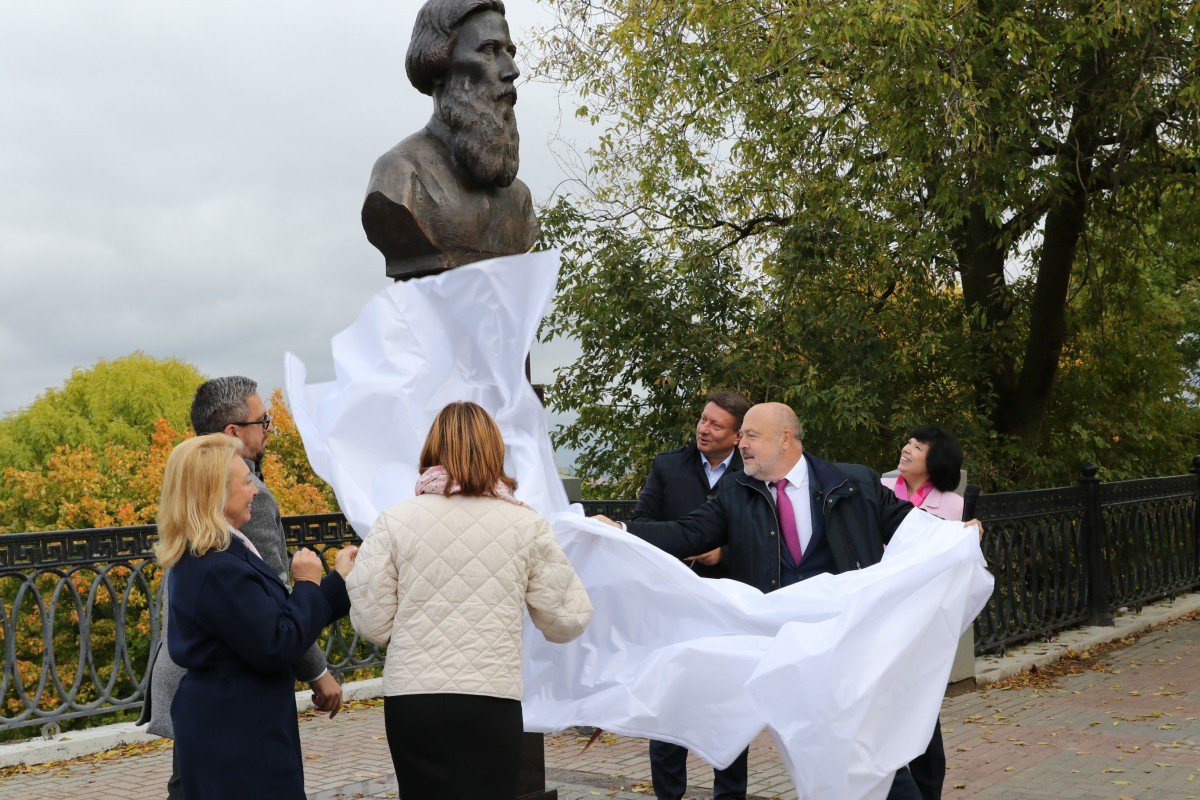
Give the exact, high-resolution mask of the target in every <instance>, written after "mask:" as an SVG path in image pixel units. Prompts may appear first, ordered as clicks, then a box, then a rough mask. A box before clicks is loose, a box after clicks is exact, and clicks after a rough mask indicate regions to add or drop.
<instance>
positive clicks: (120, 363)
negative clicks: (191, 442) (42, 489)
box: [0, 352, 204, 469]
mask: <svg viewBox="0 0 1200 800" xmlns="http://www.w3.org/2000/svg"><path fill="white" fill-rule="evenodd" d="M203 380H204V376H203V375H202V374H200V372H199V371H198V370H197V369H196V368H195V367H193V366H192V365H191V364H187V363H185V362H183V361H179V360H177V359H173V358H168V359H157V358H153V357H151V356H148V355H145V354H144V353H141V352H135V353H131V354H130V355H127V356H123V357H121V358H115V359H112V360H111V361H107V360H103V359H101V360H100V361H97V362H96V363H95V364H93V365H92V366H90V367H87V368H82V367H80V368H78V369H76V370H74V371H73V372H72V373H71V377H70V378H68V379H67V381H66V382H65V383H64V384H63V385H62V386H61V387H59V388H56V389H48V390H46V392H45V393H44V394H43V395H41V396H40V397H39V398H38V399H37V400H35V401H34V402H33V403H32V404H31V405H29V406H28V407H27V408H25V409H22V410H21V411H18V412H16V413H14V414H10V415H8V416H6V417H4V418H3V419H0V469H3V468H4V467H18V468H21V469H36V468H39V467H41V466H42V465H43V464H45V463H46V462H47V460H48V459H49V458H50V457H51V456H52V455H53V454H54V453H55V452H56V450H57V449H58V448H60V447H68V448H76V447H87V448H89V449H90V450H91V451H92V452H93V453H100V452H102V451H103V450H104V448H105V447H106V446H109V445H123V446H125V447H129V448H147V447H149V446H150V444H151V439H152V437H153V434H154V430H155V423H156V422H157V421H158V420H159V419H163V420H166V422H167V424H168V425H169V426H170V427H171V428H172V429H173V430H175V431H184V430H186V429H187V428H188V427H189V420H188V411H189V409H190V408H191V403H192V395H193V394H195V391H196V387H197V386H199V385H200V384H201V382H203Z"/></svg>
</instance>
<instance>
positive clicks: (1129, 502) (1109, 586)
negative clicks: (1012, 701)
mask: <svg viewBox="0 0 1200 800" xmlns="http://www.w3.org/2000/svg"><path fill="white" fill-rule="evenodd" d="M1198 499H1200V456H1197V457H1196V458H1195V459H1193V461H1192V468H1191V474H1188V475H1178V476H1171V477H1164V478H1146V479H1142V480H1133V481H1116V482H1113V483H1103V482H1101V481H1100V480H1099V479H1098V478H1097V477H1096V468H1095V467H1093V466H1091V465H1085V466H1084V468H1083V472H1082V474H1081V476H1080V479H1079V483H1078V484H1076V485H1075V486H1068V487H1064V488H1060V489H1045V490H1038V491H1027V492H1003V493H998V494H979V490H978V487H976V486H969V487H967V498H966V514H967V516H968V517H972V516H973V517H977V518H979V519H980V520H982V521H983V523H984V527H985V530H986V533H985V536H984V541H983V552H984V556H985V557H986V558H987V562H988V568H989V569H990V570H991V571H992V574H993V575H994V576H995V577H996V588H995V591H994V592H993V593H992V598H991V600H989V601H988V604H987V607H986V608H984V610H983V612H982V613H981V614H980V615H979V617H978V618H977V619H976V620H975V653H976V655H985V654H991V653H1003V652H1004V651H1005V649H1007V648H1009V647H1012V646H1014V645H1016V644H1020V643H1022V642H1027V641H1031V640H1034V639H1038V638H1043V637H1046V636H1050V635H1051V634H1054V633H1056V632H1058V631H1062V630H1066V629H1069V628H1073V627H1077V626H1079V625H1083V624H1091V625H1103V624H1108V623H1111V622H1112V617H1111V613H1112V612H1113V611H1114V610H1116V609H1119V608H1135V609H1136V608H1140V607H1141V606H1142V605H1144V604H1146V603H1149V602H1153V601H1155V600H1160V599H1163V598H1166V597H1171V596H1174V595H1177V594H1180V593H1182V592H1186V591H1191V590H1193V589H1195V588H1197V587H1198V586H1200V546H1198V542H1200V506H1198V504H1197V500H1198Z"/></svg>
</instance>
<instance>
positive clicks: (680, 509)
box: [633, 390, 750, 800]
mask: <svg viewBox="0 0 1200 800" xmlns="http://www.w3.org/2000/svg"><path fill="white" fill-rule="evenodd" d="M749 410H750V403H749V401H748V400H746V398H744V397H742V396H741V395H740V394H738V393H737V392H731V391H728V390H718V391H713V392H709V393H708V396H707V397H705V398H704V410H703V411H701V412H700V421H699V422H697V423H696V438H695V439H694V440H693V441H692V442H690V443H689V444H687V445H685V446H684V447H680V448H679V449H677V450H669V451H667V452H665V453H661V454H659V455H658V456H656V457H655V459H654V464H653V466H651V468H650V476H649V477H648V478H647V479H646V485H645V486H644V487H642V493H641V495H640V496H639V497H638V503H637V508H636V509H635V510H634V512H633V518H634V520H635V521H645V522H663V521H669V520H675V519H679V518H680V517H683V516H685V515H687V514H689V513H691V512H692V511H695V510H696V509H697V508H699V507H700V506H702V505H704V503H705V502H706V501H707V500H708V499H709V498H711V497H712V496H713V495H715V494H716V492H717V487H718V486H719V485H720V482H721V481H723V480H726V479H727V476H729V475H731V474H732V473H735V472H737V471H738V470H740V469H741V468H742V458H741V456H740V455H739V454H738V451H737V444H738V438H739V433H740V431H741V428H742V418H743V417H745V416H746V412H747V411H749ZM722 557H723V553H722V549H721V548H719V547H718V548H716V549H715V550H712V551H711V552H708V553H704V554H702V555H699V556H695V557H694V558H690V559H688V561H689V562H690V563H691V564H692V567H693V568H694V569H695V570H696V572H697V574H699V575H701V576H703V577H705V578H728V577H729V568H728V566H727V565H726V564H724V563H722V560H723V559H722ZM749 752H750V751H749V749H747V750H743V751H742V754H741V755H740V756H738V757H737V759H736V760H734V762H733V763H732V764H730V765H729V766H728V767H726V768H725V769H714V770H713V800H744V799H745V797H746V781H747V769H746V761H747V756H748V755H749ZM687 755H688V751H687V748H686V747H682V746H680V745H677V744H674V743H672V742H660V741H657V740H654V739H651V740H650V776H651V779H652V782H653V784H654V796H655V798H657V800H682V798H683V795H684V793H685V792H686V791H687Z"/></svg>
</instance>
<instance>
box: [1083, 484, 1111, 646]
mask: <svg viewBox="0 0 1200 800" xmlns="http://www.w3.org/2000/svg"><path fill="white" fill-rule="evenodd" d="M1079 483H1080V486H1081V488H1082V491H1083V501H1084V511H1083V548H1084V552H1085V558H1084V564H1085V565H1086V569H1087V590H1088V598H1087V611H1088V624H1089V625H1112V624H1113V618H1112V615H1111V614H1110V613H1108V565H1107V564H1106V563H1105V562H1104V514H1103V513H1102V512H1101V510H1100V479H1099V478H1097V477H1096V465H1095V464H1092V463H1087V464H1084V465H1083V469H1082V475H1081V476H1080V478H1079Z"/></svg>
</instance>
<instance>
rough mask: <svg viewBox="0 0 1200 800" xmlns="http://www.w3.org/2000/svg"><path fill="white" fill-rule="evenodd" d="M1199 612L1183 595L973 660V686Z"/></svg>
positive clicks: (1199, 605)
mask: <svg viewBox="0 0 1200 800" xmlns="http://www.w3.org/2000/svg"><path fill="white" fill-rule="evenodd" d="M1195 611H1200V594H1185V595H1181V596H1179V597H1176V598H1174V599H1173V600H1162V601H1160V602H1158V603H1154V604H1153V605H1148V606H1145V607H1143V608H1142V610H1141V611H1138V612H1136V613H1132V614H1131V613H1126V614H1120V613H1118V614H1117V616H1116V617H1115V619H1114V620H1113V622H1114V624H1113V625H1111V626H1110V625H1100V626H1097V625H1093V626H1089V627H1086V628H1077V629H1075V630H1071V631H1066V632H1065V633H1061V634H1059V635H1058V636H1055V637H1054V638H1052V639H1051V640H1050V641H1048V642H1032V643H1030V644H1027V645H1024V646H1022V647H1019V648H1017V649H1016V650H1013V651H1012V652H1010V653H1007V654H1006V655H1004V656H988V657H986V658H977V659H975V683H976V684H977V685H978V686H980V687H982V686H986V685H987V684H989V683H995V682H996V681H1000V680H1004V679H1005V678H1009V677H1012V676H1013V675H1019V674H1020V673H1022V672H1028V671H1029V670H1030V669H1032V668H1033V667H1044V666H1047V665H1049V664H1053V663H1054V662H1056V661H1060V660H1062V659H1063V658H1065V657H1066V655H1067V653H1068V652H1069V651H1073V652H1076V653H1082V652H1084V651H1085V650H1087V649H1089V648H1092V647H1095V646H1096V645H1099V644H1106V643H1108V642H1112V641H1116V640H1117V639H1123V638H1124V637H1126V636H1129V635H1131V634H1135V633H1140V632H1142V631H1144V630H1146V629H1147V628H1152V627H1154V626H1155V625H1161V624H1163V623H1164V622H1171V621H1172V620H1176V619H1179V618H1180V617H1185V616H1187V615H1188V614H1191V613H1192V612H1195Z"/></svg>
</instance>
